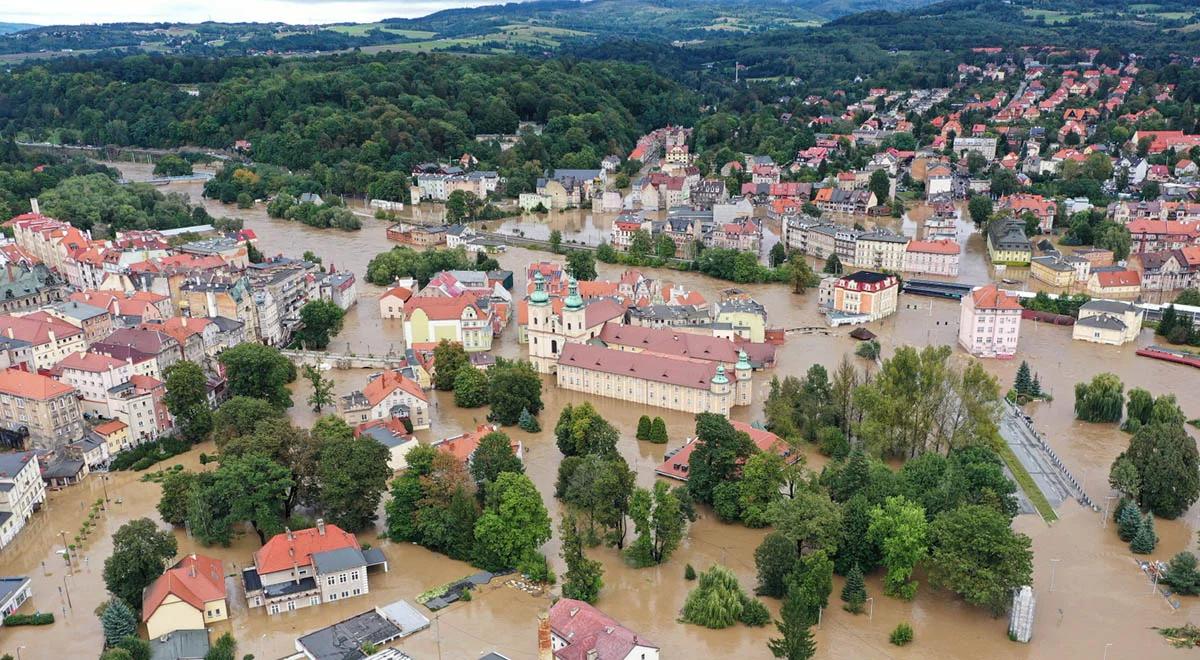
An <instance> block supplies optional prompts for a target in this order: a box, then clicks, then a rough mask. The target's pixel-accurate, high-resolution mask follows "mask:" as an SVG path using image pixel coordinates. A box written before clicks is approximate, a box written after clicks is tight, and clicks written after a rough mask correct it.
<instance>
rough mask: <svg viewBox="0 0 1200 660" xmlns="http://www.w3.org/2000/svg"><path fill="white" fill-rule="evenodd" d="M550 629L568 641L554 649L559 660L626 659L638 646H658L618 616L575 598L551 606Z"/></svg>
mask: <svg viewBox="0 0 1200 660" xmlns="http://www.w3.org/2000/svg"><path fill="white" fill-rule="evenodd" d="M550 630H551V631H552V632H553V633H554V634H555V635H557V636H558V637H560V638H562V639H564V640H566V642H567V645H566V646H564V647H563V648H561V649H559V650H557V651H555V652H554V657H555V658H558V660H625V658H627V657H628V656H629V654H630V652H631V651H633V649H634V648H636V647H638V646H645V647H647V648H652V649H657V648H658V645H657V644H655V643H654V642H652V641H650V640H648V639H645V638H643V637H641V636H640V635H638V634H637V633H636V632H634V631H632V630H630V629H629V628H626V627H625V626H623V625H621V624H620V623H619V622H617V620H616V619H613V618H612V617H610V616H608V615H607V614H605V613H604V612H601V611H600V610H598V609H596V608H595V607H592V606H591V605H589V604H587V603H585V602H583V601H581V600H575V599H573V598H562V599H560V600H559V601H558V602H556V603H554V605H553V606H551V607H550Z"/></svg>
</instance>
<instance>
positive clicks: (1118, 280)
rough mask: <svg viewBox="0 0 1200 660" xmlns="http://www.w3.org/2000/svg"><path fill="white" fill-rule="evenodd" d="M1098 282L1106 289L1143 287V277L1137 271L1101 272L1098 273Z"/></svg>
mask: <svg viewBox="0 0 1200 660" xmlns="http://www.w3.org/2000/svg"><path fill="white" fill-rule="evenodd" d="M1096 280H1097V281H1098V282H1099V283H1100V286H1101V287H1103V288H1105V289H1107V288H1111V287H1126V286H1141V285H1142V276H1141V274H1139V273H1138V272H1137V271H1136V270H1117V271H1101V272H1099V273H1096Z"/></svg>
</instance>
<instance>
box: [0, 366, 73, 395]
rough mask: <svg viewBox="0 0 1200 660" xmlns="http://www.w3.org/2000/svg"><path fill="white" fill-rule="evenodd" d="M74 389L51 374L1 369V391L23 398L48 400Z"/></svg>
mask: <svg viewBox="0 0 1200 660" xmlns="http://www.w3.org/2000/svg"><path fill="white" fill-rule="evenodd" d="M74 391H75V388H74V387H71V386H70V385H64V384H62V383H60V382H58V381H57V380H54V379H53V378H50V377H49V376H42V375H41V374H31V373H29V372H28V371H21V370H20V369H5V370H4V371H0V392H3V393H5V394H11V395H13V396H16V397H20V398H22V399H37V400H39V401H46V400H47V399H53V398H54V397H58V396H62V395H64V394H70V393H71V392H74Z"/></svg>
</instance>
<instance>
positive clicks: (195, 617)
mask: <svg viewBox="0 0 1200 660" xmlns="http://www.w3.org/2000/svg"><path fill="white" fill-rule="evenodd" d="M228 618H229V606H228V603H226V600H225V572H224V569H223V566H222V565H221V561H220V560H219V559H213V558H211V557H205V556H203V555H196V554H192V555H188V556H186V557H184V558H183V559H181V560H179V562H178V563H177V564H175V565H174V566H172V567H171V568H169V569H167V571H166V572H165V573H163V574H162V575H161V576H160V577H159V578H158V579H157V580H155V581H154V583H153V584H151V585H150V586H149V587H147V588H146V591H145V594H144V595H143V596H142V621H143V622H144V623H145V624H146V632H147V633H148V634H149V636H150V639H156V638H158V637H162V636H163V635H166V634H169V633H173V632H175V631H176V630H204V629H205V628H206V627H207V626H208V625H209V624H212V623H215V622H217V621H224V620H225V619H228Z"/></svg>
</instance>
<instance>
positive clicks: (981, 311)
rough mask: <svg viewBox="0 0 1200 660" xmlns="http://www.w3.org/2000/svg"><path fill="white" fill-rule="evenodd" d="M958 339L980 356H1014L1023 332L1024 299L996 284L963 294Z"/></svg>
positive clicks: (970, 351) (964, 346) (971, 352)
mask: <svg viewBox="0 0 1200 660" xmlns="http://www.w3.org/2000/svg"><path fill="white" fill-rule="evenodd" d="M960 310H961V311H960V313H959V320H958V343H959V344H962V347H963V348H965V349H967V352H968V353H970V354H972V355H974V356H976V357H998V358H1010V357H1012V356H1013V355H1015V354H1016V352H1017V341H1018V340H1019V338H1020V336H1021V303H1020V302H1019V301H1018V300H1017V297H1016V296H1014V295H1011V294H1008V293H1005V292H1004V291H1001V290H1000V289H999V287H997V286H996V285H995V284H989V285H987V286H982V287H978V288H976V289H975V290H973V291H971V293H970V294H968V295H965V296H963V298H962V303H961V305H960Z"/></svg>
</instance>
